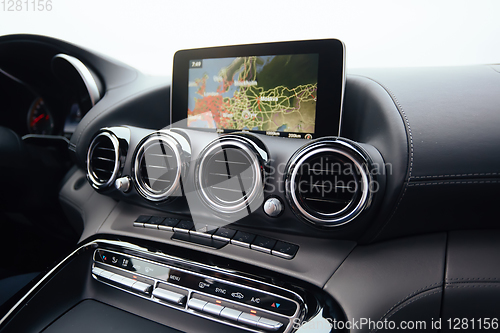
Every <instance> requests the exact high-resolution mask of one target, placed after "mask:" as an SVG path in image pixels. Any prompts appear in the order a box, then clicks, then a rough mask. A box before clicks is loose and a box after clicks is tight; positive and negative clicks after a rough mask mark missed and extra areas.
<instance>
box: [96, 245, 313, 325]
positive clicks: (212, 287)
mask: <svg viewBox="0 0 500 333" xmlns="http://www.w3.org/2000/svg"><path fill="white" fill-rule="evenodd" d="M191 267H192V269H189V268H190V265H189V264H186V262H181V261H179V262H176V261H175V260H170V261H169V263H168V264H167V263H164V262H156V261H153V260H150V259H146V258H141V257H140V256H136V255H131V254H126V253H120V252H116V251H112V250H108V249H97V250H96V251H95V253H94V263H93V267H92V275H93V277H94V278H95V279H96V280H98V281H101V282H103V283H106V284H108V285H111V286H113V287H116V288H120V289H122V290H124V291H127V292H129V293H133V294H135V295H137V296H139V297H143V298H148V299H150V300H151V301H154V302H157V303H160V304H162V305H165V306H169V307H173V308H176V309H178V310H180V311H185V312H188V313H191V314H193V315H197V316H201V317H204V318H206V319H209V320H214V321H217V322H220V323H224V324H227V325H230V326H233V327H238V328H241V329H244V330H247V331H254V332H279V333H284V332H287V333H288V332H292V331H293V323H294V322H297V320H301V319H302V318H303V317H304V315H305V313H306V310H307V308H306V305H305V303H304V301H303V299H302V298H301V296H300V295H298V294H297V293H295V292H293V291H290V290H288V289H284V288H282V287H278V286H275V285H272V284H268V283H264V282H262V281H255V280H252V279H249V278H247V277H243V276H238V275H235V274H232V273H230V272H226V271H223V270H220V271H219V270H217V269H214V268H209V267H203V269H201V270H200V267H198V266H197V265H194V264H193V265H192V266H191Z"/></svg>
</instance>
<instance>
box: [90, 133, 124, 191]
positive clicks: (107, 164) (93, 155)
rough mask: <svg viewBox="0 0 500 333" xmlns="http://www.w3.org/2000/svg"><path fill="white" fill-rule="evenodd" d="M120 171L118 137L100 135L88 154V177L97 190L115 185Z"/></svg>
mask: <svg viewBox="0 0 500 333" xmlns="http://www.w3.org/2000/svg"><path fill="white" fill-rule="evenodd" d="M119 169H120V150H119V142H118V139H117V138H116V136H115V135H114V134H112V133H109V132H102V133H99V134H98V135H97V136H96V137H95V138H94V140H92V142H91V144H90V147H89V150H88V153H87V176H88V179H89V181H90V184H91V185H92V186H93V187H94V188H96V189H104V188H107V187H110V186H112V185H113V184H114V182H115V180H116V178H117V176H118V173H119Z"/></svg>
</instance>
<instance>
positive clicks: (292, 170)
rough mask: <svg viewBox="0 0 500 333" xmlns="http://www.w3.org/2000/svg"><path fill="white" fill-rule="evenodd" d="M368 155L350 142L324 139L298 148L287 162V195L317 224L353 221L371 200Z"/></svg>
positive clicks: (339, 223) (330, 224) (295, 209)
mask: <svg viewBox="0 0 500 333" xmlns="http://www.w3.org/2000/svg"><path fill="white" fill-rule="evenodd" d="M370 181H371V178H370V175H369V172H368V162H367V159H366V158H365V157H364V156H363V154H361V153H360V152H359V150H358V149H356V148H355V147H354V146H352V145H351V144H350V143H348V142H345V141H341V140H335V139H326V140H325V139H323V140H319V141H316V142H314V143H312V144H310V145H307V146H306V147H304V148H302V149H301V150H299V151H298V152H297V153H296V154H295V155H294V157H292V159H291V161H290V162H289V164H288V172H287V175H286V180H285V182H286V184H285V185H286V190H287V193H286V195H287V198H288V200H289V202H290V205H291V206H292V207H293V209H294V211H295V212H296V213H297V215H299V216H300V217H302V218H304V219H305V220H307V221H308V222H311V223H313V224H315V225H318V226H327V227H331V226H339V225H342V224H345V223H348V222H350V221H352V220H353V219H354V218H355V217H356V216H358V215H359V214H360V213H361V212H362V211H363V210H364V209H365V208H366V206H367V205H368V204H369V202H370V193H369V185H370Z"/></svg>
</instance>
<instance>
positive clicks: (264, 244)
mask: <svg viewBox="0 0 500 333" xmlns="http://www.w3.org/2000/svg"><path fill="white" fill-rule="evenodd" d="M274 244H276V240H274V239H271V238H267V237H264V236H257V237H256V238H255V240H254V241H253V243H252V245H250V248H252V249H254V250H257V251H260V252H264V253H269V254H270V253H271V250H272V248H273V247H274Z"/></svg>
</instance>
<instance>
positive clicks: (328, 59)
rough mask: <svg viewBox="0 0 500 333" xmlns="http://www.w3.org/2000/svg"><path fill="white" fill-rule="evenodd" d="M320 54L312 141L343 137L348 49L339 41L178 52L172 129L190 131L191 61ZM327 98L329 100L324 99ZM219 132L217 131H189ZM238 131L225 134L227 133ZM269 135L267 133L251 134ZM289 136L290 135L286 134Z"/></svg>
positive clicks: (171, 106)
mask: <svg viewBox="0 0 500 333" xmlns="http://www.w3.org/2000/svg"><path fill="white" fill-rule="evenodd" d="M291 54H292V55H293V54H318V55H319V64H318V90H317V101H316V119H315V122H316V123H315V131H314V134H312V138H319V137H323V136H328V135H334V136H338V135H339V134H340V123H341V118H342V103H343V96H344V87H345V46H344V43H343V42H341V41H340V40H338V39H317V40H303V41H291V42H274V43H261V44H246V45H232V46H219V47H208V48H199V49H189V50H180V51H177V52H176V53H175V55H174V66H173V74H172V88H171V96H170V102H171V105H170V110H171V112H170V121H171V124H172V127H176V128H188V127H187V110H188V80H189V61H191V60H200V59H203V60H205V59H217V58H230V57H244V56H266V55H291ZM323 96H326V97H323ZM189 128H190V129H194V130H202V131H211V132H216V129H205V128H195V127H189ZM237 131H238V130H225V131H224V133H229V132H237ZM248 132H256V133H263V132H264V133H265V131H251V130H248ZM282 133H285V134H287V133H288V132H282Z"/></svg>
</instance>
